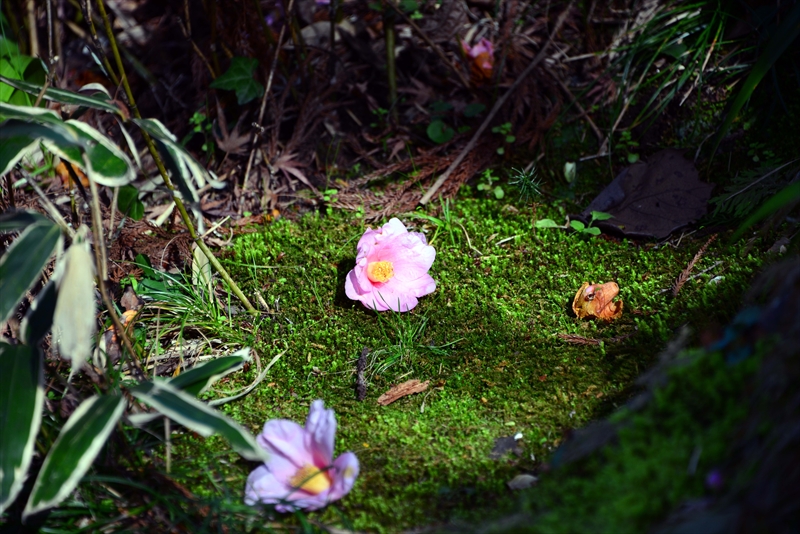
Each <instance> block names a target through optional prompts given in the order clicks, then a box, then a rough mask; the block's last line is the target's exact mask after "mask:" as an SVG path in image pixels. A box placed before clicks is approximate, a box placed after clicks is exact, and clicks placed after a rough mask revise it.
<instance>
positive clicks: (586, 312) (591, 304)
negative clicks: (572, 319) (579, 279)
mask: <svg viewBox="0 0 800 534" xmlns="http://www.w3.org/2000/svg"><path fill="white" fill-rule="evenodd" d="M617 295H619V286H618V285H617V283H616V282H606V283H605V284H590V283H589V282H584V283H583V285H582V286H581V288H580V289H579V290H578V292H577V293H575V299H574V300H573V301H572V311H574V312H575V315H576V316H577V317H578V319H583V318H586V317H588V318H590V319H591V318H596V319H601V320H603V321H613V320H614V319H619V318H620V317H621V316H622V301H621V300H618V301H616V302H614V301H613V300H614V298H616V297H617Z"/></svg>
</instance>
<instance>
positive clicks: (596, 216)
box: [592, 211, 614, 221]
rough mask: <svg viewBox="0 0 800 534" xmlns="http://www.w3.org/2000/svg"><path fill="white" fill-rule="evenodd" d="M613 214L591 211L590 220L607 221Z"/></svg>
mask: <svg viewBox="0 0 800 534" xmlns="http://www.w3.org/2000/svg"><path fill="white" fill-rule="evenodd" d="M613 218H614V216H613V215H611V214H610V213H606V212H604V211H593V212H592V221H607V220H609V219H613Z"/></svg>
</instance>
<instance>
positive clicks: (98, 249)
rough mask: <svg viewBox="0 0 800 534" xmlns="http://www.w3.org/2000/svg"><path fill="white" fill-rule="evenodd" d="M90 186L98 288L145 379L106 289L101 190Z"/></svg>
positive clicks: (115, 327)
mask: <svg viewBox="0 0 800 534" xmlns="http://www.w3.org/2000/svg"><path fill="white" fill-rule="evenodd" d="M89 188H90V189H91V191H92V227H93V228H94V230H93V233H94V257H95V262H96V263H97V286H98V289H100V298H102V299H103V304H104V305H105V307H106V309H107V310H108V315H109V317H111V322H112V323H114V330H116V331H117V336H119V339H122V344H123V345H125V350H127V351H128V354H130V355H131V360H132V361H133V365H134V367H136V371H137V372H138V375H139V376H138V377H137V378H140V379H144V378H145V374H144V371H142V366H141V364H140V363H139V358H137V357H136V351H134V350H133V345H131V340H130V339H128V336H127V332H126V331H125V326H123V324H122V321H120V320H119V316H118V315H117V310H116V309H115V308H114V303H113V302H111V299H110V298H109V296H108V291H107V289H106V259H105V252H106V245H105V240H104V239H103V222H102V221H101V220H100V213H101V212H100V191H99V189H98V187H97V184H96V183H94V180H91V179H90V180H89Z"/></svg>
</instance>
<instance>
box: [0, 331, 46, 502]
mask: <svg viewBox="0 0 800 534" xmlns="http://www.w3.org/2000/svg"><path fill="white" fill-rule="evenodd" d="M0 362H3V371H2V372H0V451H2V453H0V514H2V513H3V510H5V509H6V508H8V506H9V505H10V504H11V503H12V502H14V499H15V498H16V497H17V495H18V494H19V492H20V490H21V489H22V486H23V484H24V482H25V479H26V478H27V472H28V467H30V464H31V460H32V459H33V445H34V442H35V440H36V434H38V432H39V425H40V424H41V422H42V408H43V405H44V387H43V386H44V378H43V374H42V368H43V366H42V355H41V353H40V352H39V348H38V347H31V346H26V345H9V344H8V343H3V342H0Z"/></svg>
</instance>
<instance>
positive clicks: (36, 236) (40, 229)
mask: <svg viewBox="0 0 800 534" xmlns="http://www.w3.org/2000/svg"><path fill="white" fill-rule="evenodd" d="M60 239H61V231H60V230H59V228H58V226H56V225H55V224H53V223H52V222H50V221H49V220H46V219H45V220H42V221H39V222H37V223H35V224H32V225H30V226H28V227H27V228H26V229H25V231H23V232H22V234H21V235H20V236H19V237H18V238H17V239H16V240H15V241H14V242H13V243H12V244H11V246H10V247H9V248H8V250H7V251H6V253H5V254H3V257H2V258H0V323H4V322H5V321H6V320H8V318H9V317H11V314H12V313H14V310H15V309H16V308H17V305H18V304H19V302H20V301H21V300H22V297H24V296H25V293H26V292H27V291H28V290H29V289H30V288H31V287H32V286H33V284H34V282H36V280H37V279H38V278H39V275H40V274H41V272H42V269H44V267H45V265H47V262H48V261H50V257H51V256H52V255H53V251H54V250H55V249H56V246H57V245H58V242H59V240H60Z"/></svg>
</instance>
